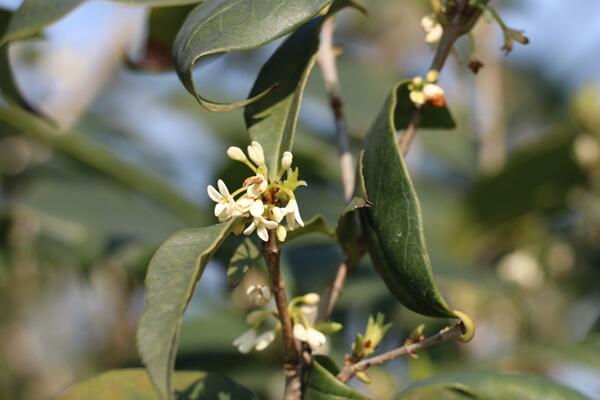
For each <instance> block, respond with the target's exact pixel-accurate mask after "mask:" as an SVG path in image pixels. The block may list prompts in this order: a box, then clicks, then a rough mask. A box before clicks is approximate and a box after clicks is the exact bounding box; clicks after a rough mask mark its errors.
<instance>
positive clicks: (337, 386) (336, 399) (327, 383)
mask: <svg viewBox="0 0 600 400" xmlns="http://www.w3.org/2000/svg"><path fill="white" fill-rule="evenodd" d="M329 368H332V366H330V367H329ZM304 399H306V400H367V397H365V396H363V395H362V394H360V393H358V392H357V391H355V390H354V389H352V388H351V387H349V386H347V385H346V384H344V383H342V382H341V381H339V380H338V379H337V378H336V377H335V375H333V374H332V373H331V371H330V370H328V369H327V368H325V367H324V366H323V365H321V364H320V363H319V362H318V361H316V360H313V364H312V366H311V369H310V375H309V377H308V384H307V388H306V392H305V394H304Z"/></svg>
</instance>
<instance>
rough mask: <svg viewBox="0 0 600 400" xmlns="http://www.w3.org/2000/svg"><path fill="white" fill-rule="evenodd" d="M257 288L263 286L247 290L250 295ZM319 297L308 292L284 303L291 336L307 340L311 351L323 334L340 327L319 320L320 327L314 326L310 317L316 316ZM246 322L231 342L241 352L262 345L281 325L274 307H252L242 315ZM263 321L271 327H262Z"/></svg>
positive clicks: (319, 347) (320, 343)
mask: <svg viewBox="0 0 600 400" xmlns="http://www.w3.org/2000/svg"><path fill="white" fill-rule="evenodd" d="M265 289H266V288H265ZM257 290H259V291H261V290H263V289H262V288H258V289H255V288H253V289H252V290H250V289H249V290H248V293H249V295H250V297H251V298H252V296H255V295H256V294H255V293H256V291H257ZM267 290H268V289H267ZM250 293H252V294H250ZM269 296H270V292H269ZM319 301H320V298H319V295H318V294H316V293H308V294H306V295H304V296H299V297H296V298H294V299H292V300H291V301H290V303H289V305H288V311H289V313H290V317H291V318H292V321H293V335H294V338H295V339H297V340H299V341H301V342H305V343H307V344H308V345H309V346H310V348H311V350H313V351H319V350H323V349H324V347H325V344H326V343H327V336H326V334H331V333H335V332H337V331H338V330H339V329H341V325H339V324H336V323H334V322H329V323H322V324H321V327H317V326H315V323H314V321H315V320H316V316H317V309H318V305H319ZM246 322H247V323H248V325H250V329H248V330H247V331H246V332H244V333H243V334H242V335H240V336H239V337H238V338H237V339H235V340H234V342H233V345H234V346H236V347H237V348H238V350H239V351H240V352H242V353H249V352H250V351H252V350H257V351H261V350H264V349H266V348H267V347H268V346H269V345H270V344H271V343H272V342H273V341H274V340H275V337H276V335H277V333H279V332H280V331H281V329H282V328H281V322H279V320H278V318H277V312H276V311H275V310H266V309H263V310H255V311H252V312H251V313H249V314H248V316H247V317H246ZM265 325H267V326H271V328H266V329H265ZM320 329H321V330H323V331H321V330H320Z"/></svg>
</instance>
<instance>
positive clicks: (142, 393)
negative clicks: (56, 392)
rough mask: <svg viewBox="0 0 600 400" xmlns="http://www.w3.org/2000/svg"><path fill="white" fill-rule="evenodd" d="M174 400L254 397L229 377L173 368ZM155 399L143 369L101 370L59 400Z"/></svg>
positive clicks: (242, 399) (156, 396)
mask: <svg viewBox="0 0 600 400" xmlns="http://www.w3.org/2000/svg"><path fill="white" fill-rule="evenodd" d="M173 388H174V389H175V393H176V398H177V400H217V399H218V400H226V399H228V400H238V399H239V400H255V399H258V397H256V395H255V394H254V393H252V392H251V391H250V390H248V389H246V388H245V387H243V386H241V385H239V384H238V383H236V382H234V381H232V380H231V379H228V378H225V377H223V376H221V375H218V374H213V373H208V372H196V371H195V372H176V373H175V374H173ZM130 399H135V400H159V399H160V397H159V395H158V393H157V392H156V389H155V388H154V386H152V383H151V382H150V380H149V379H148V374H147V373H146V371H144V370H143V369H121V370H113V371H109V372H105V373H103V374H101V375H98V376H96V377H94V378H91V379H88V380H86V381H84V382H81V383H79V384H77V385H75V386H73V387H71V388H70V389H68V390H67V391H66V392H65V393H64V394H63V395H62V396H60V397H59V400H130Z"/></svg>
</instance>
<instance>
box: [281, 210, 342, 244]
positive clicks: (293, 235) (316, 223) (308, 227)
mask: <svg viewBox="0 0 600 400" xmlns="http://www.w3.org/2000/svg"><path fill="white" fill-rule="evenodd" d="M310 233H322V234H323V235H326V236H329V237H335V232H334V230H333V229H332V228H331V227H330V226H329V225H327V221H325V219H324V218H323V217H322V216H320V215H317V216H315V217H313V218H311V219H309V220H308V221H306V222H305V223H304V226H303V227H301V228H298V229H294V230H293V231H289V232H288V234H287V238H286V239H285V241H286V242H289V241H292V240H294V239H297V238H299V237H301V236H304V235H308V234H310Z"/></svg>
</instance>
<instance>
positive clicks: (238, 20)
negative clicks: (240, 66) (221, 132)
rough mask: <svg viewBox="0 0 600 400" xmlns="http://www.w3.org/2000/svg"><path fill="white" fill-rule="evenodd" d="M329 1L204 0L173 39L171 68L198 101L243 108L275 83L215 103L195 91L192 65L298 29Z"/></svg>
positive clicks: (207, 105) (209, 105) (219, 107)
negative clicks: (252, 93)
mask: <svg viewBox="0 0 600 400" xmlns="http://www.w3.org/2000/svg"><path fill="white" fill-rule="evenodd" d="M331 2H332V0H277V1H275V0H263V1H243V0H208V1H206V2H205V3H202V4H201V5H199V6H198V7H196V8H195V9H194V10H193V11H192V12H191V14H190V15H189V17H188V18H187V20H186V21H185V23H184V24H183V26H182V27H181V30H180V31H179V34H178V35H177V39H176V40H175V50H174V56H175V68H176V70H177V73H178V75H179V78H180V79H181V81H182V82H183V84H184V86H185V87H186V88H187V90H188V91H189V92H190V93H191V94H192V95H193V96H194V97H196V99H197V100H198V101H199V102H200V104H201V105H202V106H203V107H205V108H206V109H208V110H210V111H230V110H234V109H237V108H241V107H244V106H246V105H248V104H250V103H252V102H254V101H256V100H257V99H259V98H260V97H262V96H264V95H266V94H267V93H268V92H269V91H270V90H273V87H270V88H268V89H267V90H266V91H263V92H262V93H259V94H258V95H257V96H254V97H252V98H250V99H248V100H245V101H241V102H237V103H232V104H223V103H216V102H214V101H210V100H208V99H206V98H204V97H203V96H202V95H201V94H200V93H199V91H198V87H197V85H196V83H195V81H194V77H193V68H194V65H195V64H196V63H197V62H198V61H199V60H201V59H203V58H205V57H208V56H211V55H217V54H223V53H227V52H231V51H240V50H250V49H255V48H257V47H260V46H262V45H264V44H267V43H270V42H272V41H273V40H275V39H278V38H280V37H282V36H284V35H285V34H287V33H289V32H292V31H294V30H296V29H297V28H298V27H299V26H301V25H302V24H304V23H305V22H307V21H309V20H310V19H312V18H313V17H315V16H316V15H317V14H319V12H321V10H323V9H324V8H325V7H326V6H327V5H329V4H330V3H331ZM282 92H283V90H282Z"/></svg>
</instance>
